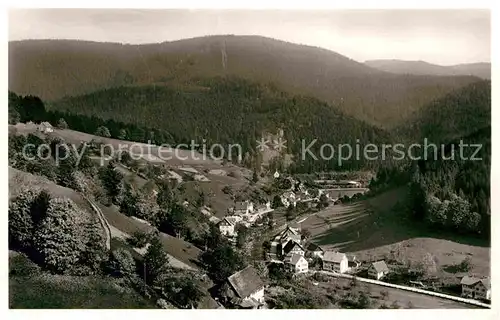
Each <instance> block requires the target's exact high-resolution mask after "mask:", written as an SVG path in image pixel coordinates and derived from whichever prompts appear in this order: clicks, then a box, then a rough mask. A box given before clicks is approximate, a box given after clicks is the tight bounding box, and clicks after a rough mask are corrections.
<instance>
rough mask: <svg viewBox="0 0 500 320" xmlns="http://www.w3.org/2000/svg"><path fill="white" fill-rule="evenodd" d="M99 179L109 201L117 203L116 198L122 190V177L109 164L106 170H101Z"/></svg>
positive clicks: (111, 164)
mask: <svg viewBox="0 0 500 320" xmlns="http://www.w3.org/2000/svg"><path fill="white" fill-rule="evenodd" d="M100 178H101V181H102V184H103V186H104V189H105V190H106V194H107V195H108V197H109V199H110V200H111V201H112V202H114V203H117V197H118V195H120V192H121V191H122V189H123V186H122V184H123V175H122V174H121V173H120V172H119V171H118V170H116V169H115V166H114V165H113V163H111V162H110V163H108V165H107V166H106V168H102V169H101V171H100Z"/></svg>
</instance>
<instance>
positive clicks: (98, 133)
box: [95, 126, 111, 138]
mask: <svg viewBox="0 0 500 320" xmlns="http://www.w3.org/2000/svg"><path fill="white" fill-rule="evenodd" d="M95 135H96V136H100V137H104V138H110V137H111V133H110V132H109V129H108V128H106V127H105V126H100V127H99V128H97V130H96V132H95Z"/></svg>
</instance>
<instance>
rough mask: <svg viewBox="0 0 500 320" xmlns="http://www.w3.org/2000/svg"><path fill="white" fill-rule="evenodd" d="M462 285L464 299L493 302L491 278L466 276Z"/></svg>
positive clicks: (461, 282)
mask: <svg viewBox="0 0 500 320" xmlns="http://www.w3.org/2000/svg"><path fill="white" fill-rule="evenodd" d="M460 285H462V297H465V298H472V299H482V300H491V281H490V278H476V277H471V276H465V277H463V278H462V280H461V281H460Z"/></svg>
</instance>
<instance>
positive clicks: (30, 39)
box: [8, 34, 491, 67]
mask: <svg viewBox="0 0 500 320" xmlns="http://www.w3.org/2000/svg"><path fill="white" fill-rule="evenodd" d="M210 37H256V38H264V39H269V40H274V41H279V42H284V43H288V44H292V45H297V46H303V47H309V48H315V49H320V50H326V51H329V52H331V53H334V54H338V55H342V56H344V57H346V58H348V59H350V60H353V61H356V62H358V63H361V64H366V63H367V62H369V61H399V62H424V63H428V64H431V65H435V66H441V67H453V66H458V65H468V64H490V65H491V59H490V61H484V60H480V61H475V62H461V63H454V64H449V65H446V64H438V63H434V62H429V61H426V60H412V59H398V58H390V57H389V58H387V57H384V58H376V59H367V60H364V61H359V60H356V59H353V58H351V57H349V56H348V55H345V54H342V53H339V52H337V51H334V50H332V49H329V48H324V47H320V46H315V45H310V44H303V43H297V42H291V41H287V40H282V39H278V38H273V37H269V36H264V35H256V34H207V35H200V36H194V37H188V38H180V39H175V40H164V41H159V42H143V43H132V42H118V41H99V40H90V39H78V38H25V39H12V40H10V39H9V40H8V43H9V44H10V43H11V42H22V41H81V42H91V43H101V44H115V45H122V46H147V45H159V44H164V43H173V42H179V41H185V40H193V39H200V38H210Z"/></svg>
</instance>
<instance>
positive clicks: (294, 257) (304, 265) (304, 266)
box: [284, 254, 309, 273]
mask: <svg viewBox="0 0 500 320" xmlns="http://www.w3.org/2000/svg"><path fill="white" fill-rule="evenodd" d="M284 263H285V266H287V267H288V268H289V269H290V270H291V271H292V272H293V273H305V272H307V271H309V263H308V262H307V260H306V258H304V256H301V255H300V254H291V255H288V256H286V257H285V260H284Z"/></svg>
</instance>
